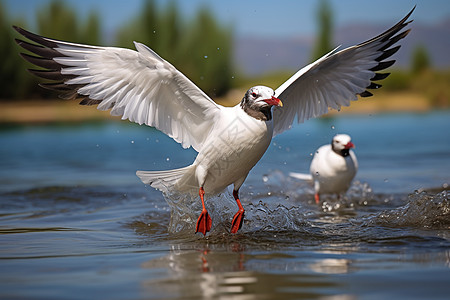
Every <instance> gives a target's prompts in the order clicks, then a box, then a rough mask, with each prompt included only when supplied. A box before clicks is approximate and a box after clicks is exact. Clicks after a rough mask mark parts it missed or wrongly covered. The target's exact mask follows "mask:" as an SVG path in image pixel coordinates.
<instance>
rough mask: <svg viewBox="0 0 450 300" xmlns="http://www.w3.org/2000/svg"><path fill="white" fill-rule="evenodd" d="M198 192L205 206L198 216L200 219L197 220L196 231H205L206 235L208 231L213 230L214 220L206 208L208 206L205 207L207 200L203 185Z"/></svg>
mask: <svg viewBox="0 0 450 300" xmlns="http://www.w3.org/2000/svg"><path fill="white" fill-rule="evenodd" d="M198 194H199V195H200V199H201V200H202V207H203V208H202V213H201V214H200V216H199V217H198V220H197V226H196V228H195V233H197V232H201V233H203V235H206V233H207V232H208V231H210V230H211V224H212V220H211V217H210V216H209V214H208V211H207V210H206V207H205V200H204V196H205V190H204V189H203V187H200V190H199V191H198Z"/></svg>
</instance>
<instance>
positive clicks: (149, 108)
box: [14, 27, 221, 151]
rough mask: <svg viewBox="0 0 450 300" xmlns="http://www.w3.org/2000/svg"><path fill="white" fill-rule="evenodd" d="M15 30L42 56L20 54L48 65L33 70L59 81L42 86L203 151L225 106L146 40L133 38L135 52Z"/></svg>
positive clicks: (23, 46)
mask: <svg viewBox="0 0 450 300" xmlns="http://www.w3.org/2000/svg"><path fill="white" fill-rule="evenodd" d="M14 29H15V30H17V31H18V32H19V33H20V34H21V35H23V36H24V37H26V38H28V39H29V40H31V41H34V42H36V43H38V44H39V45H37V44H32V43H28V42H25V41H22V40H18V39H16V42H17V43H18V44H19V45H20V46H21V47H22V48H24V49H26V50H28V51H30V52H32V53H34V54H36V55H38V56H33V55H28V54H24V53H22V56H23V57H24V58H25V59H26V60H27V61H29V62H31V63H32V64H35V65H37V66H39V67H42V68H44V69H45V70H30V71H31V73H33V74H35V75H37V76H40V77H42V78H45V79H50V80H52V81H56V83H43V84H41V86H43V87H45V88H48V89H51V90H56V91H58V92H60V97H61V98H64V99H73V98H78V97H81V98H83V100H82V101H81V102H80V104H82V105H97V109H99V110H108V109H111V115H114V116H122V119H129V120H130V121H132V122H136V123H139V124H147V125H149V126H153V127H155V128H157V129H159V130H161V131H162V132H164V133H165V134H167V135H168V136H170V137H171V138H173V139H174V140H175V141H177V142H179V143H181V144H182V146H183V147H184V148H188V147H189V146H192V147H193V148H194V149H195V150H197V151H199V149H200V148H201V145H202V144H203V142H204V140H205V139H206V137H207V136H208V134H209V130H210V128H212V125H213V122H214V117H215V115H216V114H218V113H220V111H221V106H220V105H218V104H216V103H215V102H214V101H213V100H212V99H211V98H209V97H208V96H207V95H206V94H205V93H204V92H203V91H202V90H200V89H199V88H198V87H197V86H196V85H195V84H194V83H192V82H191V81H190V80H189V79H187V78H186V77H185V76H184V75H183V74H182V73H181V72H179V71H178V70H177V69H176V68H175V67H174V66H172V65H171V64H170V63H168V62H167V61H165V60H164V59H162V58H161V57H160V56H158V55H157V54H156V53H155V52H153V51H152V50H151V49H150V48H148V47H147V46H145V45H143V44H140V43H135V46H136V49H137V51H134V50H131V49H123V48H116V47H95V46H88V45H80V44H74V43H68V42H63V41H58V40H53V39H49V38H45V37H42V36H39V35H36V34H33V33H31V32H28V31H26V30H24V29H22V28H18V27H14Z"/></svg>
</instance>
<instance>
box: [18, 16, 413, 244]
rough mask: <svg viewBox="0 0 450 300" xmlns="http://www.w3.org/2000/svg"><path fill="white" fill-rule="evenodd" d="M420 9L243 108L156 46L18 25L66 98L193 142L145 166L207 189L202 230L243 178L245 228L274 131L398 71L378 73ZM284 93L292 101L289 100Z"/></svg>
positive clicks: (152, 177) (43, 73)
mask: <svg viewBox="0 0 450 300" xmlns="http://www.w3.org/2000/svg"><path fill="white" fill-rule="evenodd" d="M413 10H414V8H413V9H412V10H411V11H410V12H409V13H408V15H406V16H405V17H404V18H403V19H402V20H401V21H400V22H398V23H397V24H396V25H394V26H393V27H392V28H390V29H388V30H387V31H385V32H384V33H382V34H380V35H379V36H377V37H375V38H373V39H370V40H368V41H366V42H364V43H361V44H358V45H355V46H352V47H349V48H346V49H344V50H341V51H337V49H334V50H333V51H331V52H330V53H328V54H326V55H324V56H323V57H322V58H320V59H318V60H317V61H315V62H313V63H312V64H310V65H308V66H306V67H304V68H303V69H301V70H300V71H298V72H297V73H295V74H294V75H293V76H292V77H291V78H290V79H288V80H287V81H286V82H285V83H283V84H282V85H281V86H280V87H278V88H277V89H276V90H275V91H274V90H272V89H271V88H269V87H264V86H255V87H252V88H250V89H249V90H248V91H247V92H246V93H245V95H244V97H243V98H242V101H241V102H240V103H239V104H237V105H236V106H234V107H224V106H221V105H219V104H217V103H215V102H214V101H213V100H212V99H211V98H210V97H209V96H208V95H206V94H205V93H204V92H203V91H202V90H200V89H199V88H198V87H197V86H196V85H195V84H194V83H192V82H191V81H190V80H189V79H188V78H187V77H186V76H185V75H183V74H182V73H181V72H179V71H178V70H177V69H176V68H175V67H174V66H172V65H171V64H170V63H169V62H167V61H166V60H164V59H163V58H161V57H160V56H159V55H158V54H156V53H155V52H154V51H153V50H151V49H150V48H148V47H147V46H145V45H143V44H141V43H137V42H135V47H136V50H137V51H134V50H131V49H123V48H116V47H97V46H88V45H81V44H74V43H69V42H63V41H59V40H54V39H50V38H46V37H42V36H39V35H36V34H33V33H31V32H28V31H26V30H24V29H22V28H18V27H14V28H15V29H16V30H17V31H18V32H19V33H20V34H21V35H23V36H24V37H26V38H28V39H29V40H31V41H33V42H35V43H37V44H38V45H37V44H34V43H28V42H25V41H22V40H17V39H16V42H17V43H18V44H19V45H20V46H21V47H23V48H24V49H26V50H28V51H30V52H32V53H34V54H36V55H37V56H33V55H29V54H22V56H23V57H24V58H25V59H26V60H27V61H29V62H31V63H32V64H35V65H37V66H39V67H42V68H44V69H46V70H42V69H39V70H30V71H31V72H32V73H33V74H35V75H37V76H40V77H43V78H46V79H50V80H54V81H56V83H43V84H41V86H43V87H45V88H49V89H52V90H56V91H59V92H61V95H60V96H61V97H62V98H64V99H73V98H77V97H81V98H83V100H82V101H81V102H80V104H82V105H97V109H99V110H108V109H111V115H114V116H121V117H122V119H129V120H130V121H132V122H136V123H139V124H146V125H148V126H153V127H155V128H157V129H159V130H160V131H162V132H164V133H165V134H167V135H168V136H170V137H171V138H173V139H174V140H175V141H176V142H178V143H180V144H181V145H182V146H183V147H184V148H188V147H193V148H194V149H195V150H196V151H197V152H198V155H197V158H196V159H195V161H194V162H193V163H192V164H191V165H189V166H187V167H184V168H180V169H176V170H168V171H152V172H147V171H138V172H137V173H136V174H137V175H138V176H139V177H140V178H141V180H142V181H143V182H144V183H146V184H149V185H151V186H152V187H154V188H157V189H159V190H165V189H172V190H177V191H179V192H186V193H191V192H193V191H194V190H195V191H196V192H198V193H199V195H200V199H201V202H202V212H201V214H200V216H199V218H198V221H197V225H196V233H197V232H201V233H203V234H204V235H205V234H206V233H207V232H208V231H209V230H210V229H211V218H210V217H209V215H208V212H207V210H206V207H205V202H204V199H205V194H206V196H208V195H209V196H212V195H214V194H217V193H219V192H221V191H222V190H224V189H225V188H226V187H227V186H228V185H230V184H234V189H233V196H234V198H235V199H236V203H237V205H238V207H239V211H238V212H237V213H236V215H235V216H234V218H233V220H232V227H231V232H232V233H236V232H237V231H238V229H239V228H240V227H241V226H242V221H243V218H244V208H243V207H242V205H241V202H240V201H239V188H240V187H241V185H242V184H243V183H244V181H245V178H246V177H247V175H248V173H249V172H250V170H251V169H252V168H253V166H254V165H255V164H256V163H257V162H258V161H259V159H260V158H261V157H262V155H263V154H264V152H265V151H266V149H267V147H268V146H269V144H270V142H271V140H272V137H273V136H274V135H276V134H279V133H281V132H283V131H285V130H287V129H289V128H290V127H291V125H292V123H293V122H294V119H295V118H296V117H297V121H298V122H303V121H305V120H308V119H310V118H314V117H318V116H320V115H322V114H324V113H326V112H328V108H329V107H331V108H334V109H339V108H340V107H341V106H342V105H344V106H348V105H350V101H351V100H357V99H358V95H359V96H361V97H368V96H371V95H372V94H371V93H370V92H369V91H367V89H376V88H379V87H380V85H379V84H377V83H374V81H378V80H381V79H384V78H386V77H387V76H388V75H389V74H388V73H378V71H380V70H383V69H385V68H387V67H389V66H391V65H392V64H393V63H394V62H395V61H394V60H388V61H386V59H387V58H389V57H390V56H391V55H393V54H394V53H395V52H397V51H398V49H399V48H400V46H394V45H395V44H396V43H397V42H398V41H399V40H401V39H402V38H404V37H405V36H406V35H407V34H408V33H409V30H405V31H403V32H400V31H401V30H402V29H403V28H404V27H405V26H407V25H408V24H409V23H410V22H411V21H407V20H408V18H409V16H410V15H411V13H412V12H413ZM280 99H282V100H283V104H282V102H281V100H280Z"/></svg>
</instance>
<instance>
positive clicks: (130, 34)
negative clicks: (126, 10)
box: [116, 0, 159, 52]
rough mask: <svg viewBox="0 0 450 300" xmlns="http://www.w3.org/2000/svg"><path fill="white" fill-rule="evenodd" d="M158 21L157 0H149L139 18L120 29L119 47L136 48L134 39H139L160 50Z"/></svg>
mask: <svg viewBox="0 0 450 300" xmlns="http://www.w3.org/2000/svg"><path fill="white" fill-rule="evenodd" d="M158 23H159V20H158V11H157V7H156V4H155V1H154V0H147V1H145V3H144V7H143V8H142V10H141V12H140V14H139V15H138V16H137V18H135V19H134V20H133V21H132V22H130V23H129V24H127V25H125V26H124V27H122V28H121V29H119V31H118V33H117V38H116V44H117V45H118V46H119V47H126V48H130V47H131V48H134V45H133V41H137V42H140V43H143V44H146V45H147V46H149V47H150V48H152V49H153V50H154V51H156V52H158V49H159V45H158V39H157V36H158V35H159V34H158Z"/></svg>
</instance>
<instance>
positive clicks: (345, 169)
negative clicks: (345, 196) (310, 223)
mask: <svg viewBox="0 0 450 300" xmlns="http://www.w3.org/2000/svg"><path fill="white" fill-rule="evenodd" d="M354 147H355V145H354V144H353V143H352V139H351V137H350V136H349V135H347V134H337V135H335V136H334V137H333V140H332V141H331V144H327V145H323V146H321V147H320V148H319V149H317V150H316V152H315V154H314V157H313V159H312V161H311V166H310V168H309V171H310V174H302V173H293V172H291V173H289V175H290V176H292V177H295V178H298V179H302V180H311V181H313V182H314V199H315V200H316V203H319V202H320V194H337V195H338V196H339V195H340V194H341V193H345V192H346V191H347V190H348V188H349V187H350V184H351V183H352V180H353V178H355V175H356V172H357V171H358V160H357V159H356V155H355V153H354V152H353V150H351V149H352V148H354Z"/></svg>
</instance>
